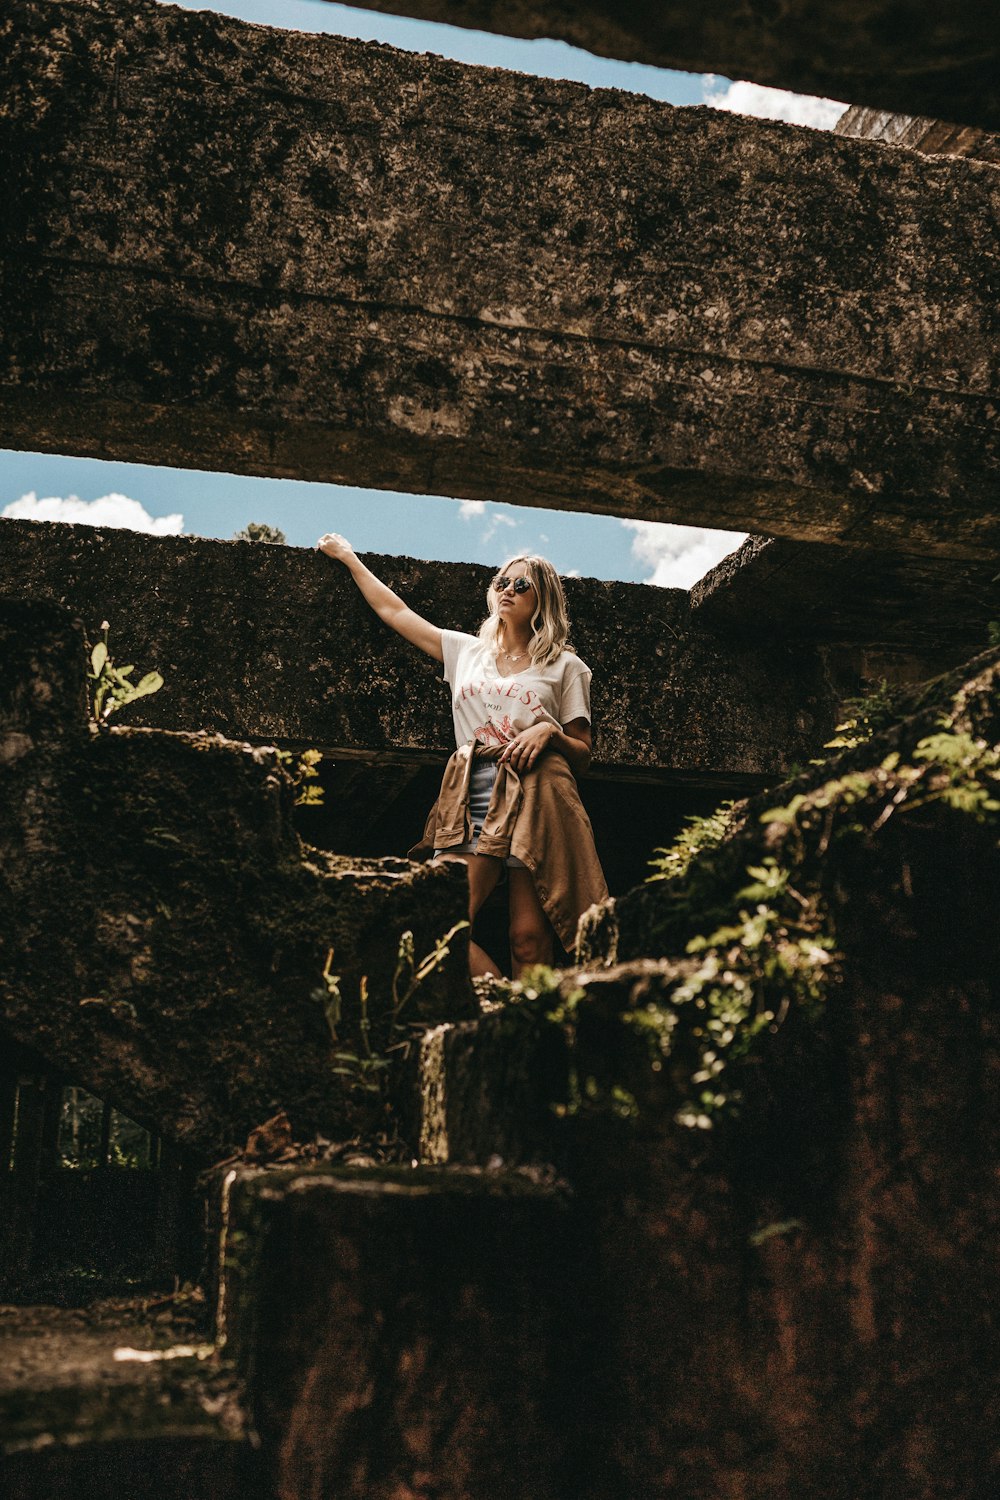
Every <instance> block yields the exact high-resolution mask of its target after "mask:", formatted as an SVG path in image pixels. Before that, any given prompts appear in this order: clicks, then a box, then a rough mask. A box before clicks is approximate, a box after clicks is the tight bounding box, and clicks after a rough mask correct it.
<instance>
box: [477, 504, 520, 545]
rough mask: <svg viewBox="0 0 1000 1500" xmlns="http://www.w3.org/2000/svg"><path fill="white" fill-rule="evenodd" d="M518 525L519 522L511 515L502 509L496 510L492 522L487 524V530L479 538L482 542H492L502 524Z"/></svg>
mask: <svg viewBox="0 0 1000 1500" xmlns="http://www.w3.org/2000/svg"><path fill="white" fill-rule="evenodd" d="M516 525H517V522H516V521H512V520H511V518H510V516H505V515H504V513H503V511H502V510H494V512H493V514H492V515H491V516H490V524H489V525H488V526H487V528H486V530H485V531H484V532H483V534H482V536H481V537H480V538H479V540H480V542H492V540H493V538H494V537H495V536H496V534H497V532H498V531H499V529H500V527H501V526H516Z"/></svg>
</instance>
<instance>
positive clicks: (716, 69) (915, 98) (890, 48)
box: [347, 0, 1000, 130]
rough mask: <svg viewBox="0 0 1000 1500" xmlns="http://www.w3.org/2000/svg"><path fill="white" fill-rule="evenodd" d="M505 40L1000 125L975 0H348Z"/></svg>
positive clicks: (991, 47) (993, 59) (992, 53)
mask: <svg viewBox="0 0 1000 1500" xmlns="http://www.w3.org/2000/svg"><path fill="white" fill-rule="evenodd" d="M347 4H349V5H354V6H357V7H358V8H359V9H364V10H378V11H387V12H389V13H390V14H391V15H403V16H417V17H419V18H420V19H421V20H425V21H444V22H447V24H448V25H450V26H468V27H471V28H473V29H475V30H477V31H495V32H500V33H502V34H504V35H506V36H522V37H558V38H559V39H560V40H561V41H566V42H571V43H572V44H573V45H574V46H576V47H583V48H585V49H586V50H587V51H588V52H596V53H597V54H598V56H600V57H621V58H625V59H627V60H628V61H629V62H641V63H650V64H652V65H653V66H654V67H659V68H681V69H683V70H684V71H686V72H689V73H721V74H723V75H724V76H725V77H727V78H749V79H752V80H753V82H755V83H764V84H770V85H771V86H773V87H775V88H782V89H793V90H796V91H798V92H799V93H804V94H822V95H825V96H826V97H827V98H831V99H844V100H852V101H857V102H859V103H862V104H871V105H878V106H880V107H881V108H882V109H890V110H897V111H905V112H908V113H910V114H935V115H939V116H940V117H941V118H942V119H946V120H961V121H966V122H968V123H969V124H973V125H983V126H985V127H986V128H987V129H989V130H997V129H1000V86H998V80H1000V42H998V37H997V29H996V19H995V16H994V14H993V13H992V11H991V8H990V7H989V6H984V5H983V4H982V3H981V0H958V3H957V4H954V5H949V6H948V7H947V8H943V7H941V6H940V5H935V4H930V3H929V0H822V3H821V0H782V3H781V4H780V5H777V4H770V5H761V4H757V5H747V4H743V5H736V4H734V3H733V0H705V3H703V4H700V5H692V4H690V0H658V3H657V4H656V5H648V4H647V5H621V4H618V3H616V0H574V3H570V0H347Z"/></svg>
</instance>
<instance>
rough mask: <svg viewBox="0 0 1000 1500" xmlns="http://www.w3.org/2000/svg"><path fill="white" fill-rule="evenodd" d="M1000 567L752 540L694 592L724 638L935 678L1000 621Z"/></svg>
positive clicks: (876, 672) (864, 669) (979, 645)
mask: <svg viewBox="0 0 1000 1500" xmlns="http://www.w3.org/2000/svg"><path fill="white" fill-rule="evenodd" d="M998 570H1000V557H998V558H994V559H991V560H988V559H983V560H982V561H979V562H955V561H951V560H947V559H942V558H937V557H918V556H915V555H910V556H907V555H905V554H903V553H899V552H895V553H886V552H879V551H873V550H872V549H871V548H868V547H847V546H833V547H825V546H821V545H816V544H811V543H808V542H792V541H789V540H787V539H786V538H785V537H773V538H767V537H749V538H748V539H747V540H746V541H745V542H744V543H743V545H742V547H740V548H739V550H738V551H736V552H733V553H732V554H730V556H729V557H726V558H723V560H722V562H720V563H718V564H717V565H716V567H714V568H712V569H711V571H710V572H708V573H706V575H705V577H704V578H702V579H700V580H699V581H698V583H696V584H695V586H694V587H693V588H692V590H691V611H692V616H693V618H694V619H695V620H701V621H703V622H704V623H705V624H706V625H708V624H711V625H712V626H713V627H714V628H715V629H717V630H719V631H720V632H721V631H724V630H726V629H729V630H731V631H733V632H734V633H735V634H736V635H739V634H741V633H742V631H743V629H744V627H745V622H746V621H747V620H753V622H754V627H755V630H757V631H758V632H759V633H760V638H761V639H762V640H763V639H765V638H768V637H771V638H776V639H782V640H786V641H789V642H792V641H794V642H797V643H799V644H800V645H804V644H805V643H807V642H815V643H817V644H821V645H822V646H823V647H824V648H825V655H826V658H827V660H828V662H829V663H830V665H831V669H834V656H835V653H833V652H831V651H830V649H829V648H833V647H838V646H843V647H848V648H852V650H853V653H854V654H855V660H856V665H857V668H858V670H859V673H860V674H861V675H863V676H867V677H868V678H870V679H875V680H877V679H878V678H879V677H880V676H883V675H885V676H887V677H889V678H890V679H892V678H893V677H895V676H900V675H901V676H903V677H904V678H905V677H911V676H912V677H918V678H919V677H929V676H931V675H932V674H933V673H935V672H940V671H944V670H946V669H948V668H951V667H954V666H956V665H958V664H959V663H960V662H963V661H966V660H968V658H969V657H970V656H972V655H974V654H975V653H976V652H978V651H980V650H982V649H983V647H984V646H985V645H986V643H987V641H988V639H989V624H990V621H991V620H994V619H996V618H997V616H998V615H1000V583H998Z"/></svg>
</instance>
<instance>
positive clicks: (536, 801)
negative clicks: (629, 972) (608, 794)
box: [410, 740, 608, 954]
mask: <svg viewBox="0 0 1000 1500" xmlns="http://www.w3.org/2000/svg"><path fill="white" fill-rule="evenodd" d="M498 755H499V750H498V749H497V748H494V747H491V746H483V745H479V744H477V742H476V741H475V740H470V741H469V743H468V744H467V745H461V746H459V748H458V749H457V750H456V751H455V753H454V755H452V757H451V759H450V760H449V761H448V764H447V765H446V766H445V768H444V776H443V777H442V779H441V790H440V792H439V794H438V799H437V801H436V802H435V804H434V806H433V807H432V808H431V810H430V814H429V815H428V818H427V824H426V827H425V828H424V836H423V838H422V839H421V841H420V843H419V844H417V845H416V846H415V848H413V849H411V850H410V854H411V855H412V856H414V857H415V858H416V857H420V856H424V857H426V856H427V855H428V854H429V853H431V852H433V851H434V850H435V849H440V850H445V851H446V850H448V849H454V848H455V847H456V846H457V845H459V844H464V843H467V842H468V841H469V840H470V839H471V838H472V822H471V819H470V817H469V783H470V781H471V778H472V766H473V762H474V760H475V759H476V757H477V756H478V757H480V758H485V759H488V760H495V759H496V758H497V756H498ZM476 852H477V854H491V855H493V856H494V857H495V858H497V859H506V858H507V856H508V855H513V856H514V858H515V859H519V860H521V862H522V864H524V865H526V866H527V868H528V869H529V870H530V871H531V874H532V876H533V878H534V882H535V889H536V890H537V892H538V899H539V900H540V901H541V903H542V906H543V907H544V908H545V914H546V916H547V917H548V919H549V921H550V922H551V923H552V926H553V927H554V928H555V931H556V935H557V936H558V938H559V941H560V942H561V943H562V945H563V947H564V948H565V949H566V951H567V952H568V953H570V954H572V952H573V950H574V947H575V945H576V929H577V923H578V922H579V920H580V917H581V916H582V915H583V913H584V912H585V911H586V910H587V908H588V907H589V906H592V905H593V904H594V903H595V902H596V901H606V900H607V896H608V887H607V885H606V883H605V880H604V871H603V870H602V869H601V862H600V860H599V859H598V857H597V850H596V848H595V847H594V833H593V829H592V828H591V826H590V819H589V818H588V817H587V814H586V812H585V811H584V807H583V803H582V802H581V801H580V794H579V792H578V791H577V786H576V777H575V776H574V775H573V772H572V770H571V769H570V765H569V762H568V761H567V760H566V758H565V756H562V755H560V754H559V752H558V751H556V750H549V751H547V752H546V754H544V755H543V756H541V757H540V758H539V759H538V760H537V761H536V762H535V764H534V766H533V767H532V768H531V770H530V771H528V772H527V773H526V774H525V775H524V776H519V775H518V773H517V771H515V770H514V768H513V766H512V765H511V764H510V762H509V761H506V760H502V761H500V763H499V765H498V767H497V778H496V781H495V782H494V784H493V793H492V795H491V797H490V805H489V807H488V808H487V811H486V818H485V820H484V822H483V827H482V832H481V833H480V836H479V844H478V847H477V850H476Z"/></svg>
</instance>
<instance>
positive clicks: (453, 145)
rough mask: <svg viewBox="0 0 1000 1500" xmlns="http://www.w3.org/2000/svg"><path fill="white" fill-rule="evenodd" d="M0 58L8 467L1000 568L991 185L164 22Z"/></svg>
mask: <svg viewBox="0 0 1000 1500" xmlns="http://www.w3.org/2000/svg"><path fill="white" fill-rule="evenodd" d="M2 45H3V50H4V55H5V57H6V60H7V71H6V74H5V77H6V80H7V81H6V83H5V84H4V93H5V98H6V101H7V103H6V106H5V115H4V119H3V125H2V131H3V133H2V147H0V149H2V151H3V153H4V154H5V156H6V158H7V160H8V161H9V162H10V163H12V166H11V169H10V173H9V182H10V188H9V194H10V199H11V204H12V206H11V210H10V212H9V214H8V217H7V225H6V231H5V237H4V242H3V245H4V261H3V270H2V274H3V277H4V284H5V286H6V291H5V292H4V294H3V297H4V303H3V323H4V328H5V348H4V360H3V364H2V366H0V390H2V391H3V395H4V404H3V406H4V415H3V420H2V422H0V443H4V444H6V445H8V446H13V447H23V448H31V449H37V448H40V449H44V450H47V451H51V450H55V451H60V452H76V453H85V454H92V455H95V456H108V455H114V456H116V457H119V458H131V459H138V460H145V461H151V462H157V463H170V464H176V465H182V466H183V465H196V466H199V467H203V468H223V469H229V470H234V471H240V472H252V473H269V474H276V475H287V476H293V477H295V476H297V477H312V478H317V479H327V480H339V481H344V482H349V483H354V482H357V483H362V484H366V485H368V484H374V485H377V486H384V487H392V488H396V489H402V490H409V491H413V492H415V493H420V492H426V493H442V492H443V493H448V494H454V495H463V496H473V497H482V498H485V499H498V498H502V499H505V500H510V501H514V502H516V503H520V504H542V505H560V506H565V507H568V508H580V509H585V510H604V511H611V512H615V513H618V514H623V515H633V516H646V517H652V518H660V519H664V520H668V519H672V520H680V521H694V522H698V523H705V524H709V525H716V526H722V527H729V528H732V529H742V530H749V531H762V532H767V533H775V534H782V535H791V536H794V537H797V538H799V539H806V538H808V539H814V540H830V539H833V538H844V537H849V538H850V539H851V540H853V541H858V542H870V543H876V542H880V541H881V542H882V543H883V544H884V545H890V544H891V545H898V546H899V547H900V548H901V549H903V550H907V551H915V552H923V551H930V552H938V553H940V554H941V555H945V556H957V557H975V556H976V555H978V554H979V553H981V552H982V551H983V550H984V549H986V550H990V551H994V550H996V549H997V548H998V547H1000V517H998V515H997V509H996V492H997V487H996V477H997V442H998V439H997V431H996V424H995V415H996V401H997V377H996V371H995V367H994V352H995V350H996V348H997V347H998V340H997V338H996V325H995V318H996V299H995V289H994V286H993V271H992V255H993V246H994V235H995V222H996V212H997V209H996V201H997V194H998V192H1000V187H998V179H997V175H996V173H995V171H994V170H993V169H991V168H990V167H988V166H986V165H984V164H982V163H976V162H969V161H961V162H960V161H948V162H943V161H939V160H936V159H933V158H927V157H924V156H920V155H917V154H915V153H914V154H908V153H903V152H890V151H886V150H885V149H884V148H882V147H879V146H876V145H872V144H868V143H864V142H858V141H850V140H839V139H836V138H832V137H830V136H828V135H823V134H820V133H817V132H814V131H808V130H802V129H798V128H794V127H791V126H781V125H773V124H766V123H763V122H760V121H753V122H750V121H746V120H740V119H736V118H734V117H731V116H725V115H722V114H720V113H718V112H713V111H708V110H676V109H672V108H671V107H669V106H667V105H663V104H659V103H654V102H653V101H650V100H647V99H643V98H641V97H637V96H632V95H626V94H622V93H618V92H614V91H605V90H598V91H591V90H588V89H586V88H584V87H583V86H580V85H576V84H570V83H562V82H552V81H549V80H538V79H533V78H525V77H522V76H520V75H516V74H511V73H505V72H500V71H495V70H488V69H481V68H468V67H463V66H461V65H459V64H455V63H450V62H445V61H443V60H441V59H436V58H435V59H433V60H430V61H429V60H427V59H426V58H421V57H415V56H412V55H409V54H405V53H401V52H396V51H393V50H392V49H391V48H386V47H379V46H372V45H366V44H361V43H355V42H349V41H343V40H339V39H335V38H332V37H310V36H304V35H302V34H299V33H283V32H278V31H272V30H268V29H265V28H259V27H249V26H246V25H244V24H242V23H239V22H235V21H229V20H224V19H222V18H219V17H217V16H211V15H209V14H191V13H190V12H187V11H185V12H180V11H176V10H172V9H171V8H170V7H168V6H160V5H153V4H151V3H149V0H146V3H141V4H134V3H126V0H47V3H45V4H42V3H41V0H11V3H10V4H9V5H8V7H7V10H6V12H5V19H4V22H3V32H2ZM938 112H939V113H940V111H938ZM595 205H597V206H598V207H597V208H596V209H595ZM776 226H777V228H776Z"/></svg>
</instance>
